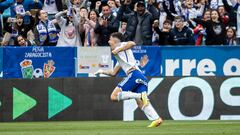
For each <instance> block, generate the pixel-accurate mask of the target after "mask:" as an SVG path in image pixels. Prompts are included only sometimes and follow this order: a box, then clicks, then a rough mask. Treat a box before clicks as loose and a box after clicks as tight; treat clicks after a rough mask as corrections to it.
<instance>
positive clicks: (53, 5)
mask: <svg viewBox="0 0 240 135" xmlns="http://www.w3.org/2000/svg"><path fill="white" fill-rule="evenodd" d="M41 2H42V3H43V8H42V9H43V10H44V11H46V12H47V13H48V15H49V20H53V19H55V14H56V13H58V12H60V11H62V10H63V3H62V0H41Z"/></svg>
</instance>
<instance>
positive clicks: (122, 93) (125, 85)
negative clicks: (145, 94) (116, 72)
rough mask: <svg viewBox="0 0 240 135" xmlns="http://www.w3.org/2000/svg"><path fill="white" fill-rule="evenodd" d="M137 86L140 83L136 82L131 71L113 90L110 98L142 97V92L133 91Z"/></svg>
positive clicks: (116, 99)
mask: <svg viewBox="0 0 240 135" xmlns="http://www.w3.org/2000/svg"><path fill="white" fill-rule="evenodd" d="M136 87H138V84H137V83H136V82H135V77H134V75H133V74H132V73H131V74H129V75H128V76H127V77H126V78H124V79H123V80H122V81H121V82H120V83H119V84H118V86H117V87H116V88H115V89H114V90H113V92H112V94H111V97H110V98H111V100H112V101H121V100H128V99H137V98H141V93H135V92H132V91H131V90H133V89H135V88H136Z"/></svg>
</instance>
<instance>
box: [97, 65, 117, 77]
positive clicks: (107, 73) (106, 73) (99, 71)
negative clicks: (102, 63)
mask: <svg viewBox="0 0 240 135" xmlns="http://www.w3.org/2000/svg"><path fill="white" fill-rule="evenodd" d="M120 69H121V66H119V65H116V66H115V67H114V69H113V70H102V69H99V70H98V71H97V72H96V73H95V75H98V74H104V75H109V76H112V77H114V76H116V75H117V73H118V72H119V71H120Z"/></svg>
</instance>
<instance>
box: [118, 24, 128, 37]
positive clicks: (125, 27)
mask: <svg viewBox="0 0 240 135" xmlns="http://www.w3.org/2000/svg"><path fill="white" fill-rule="evenodd" d="M126 30H127V22H121V23H120V27H119V30H118V32H120V33H122V34H123V35H124V33H125V32H126Z"/></svg>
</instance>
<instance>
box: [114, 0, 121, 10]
mask: <svg viewBox="0 0 240 135" xmlns="http://www.w3.org/2000/svg"><path fill="white" fill-rule="evenodd" d="M115 3H116V6H117V8H118V9H119V8H120V7H121V0H115Z"/></svg>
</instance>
